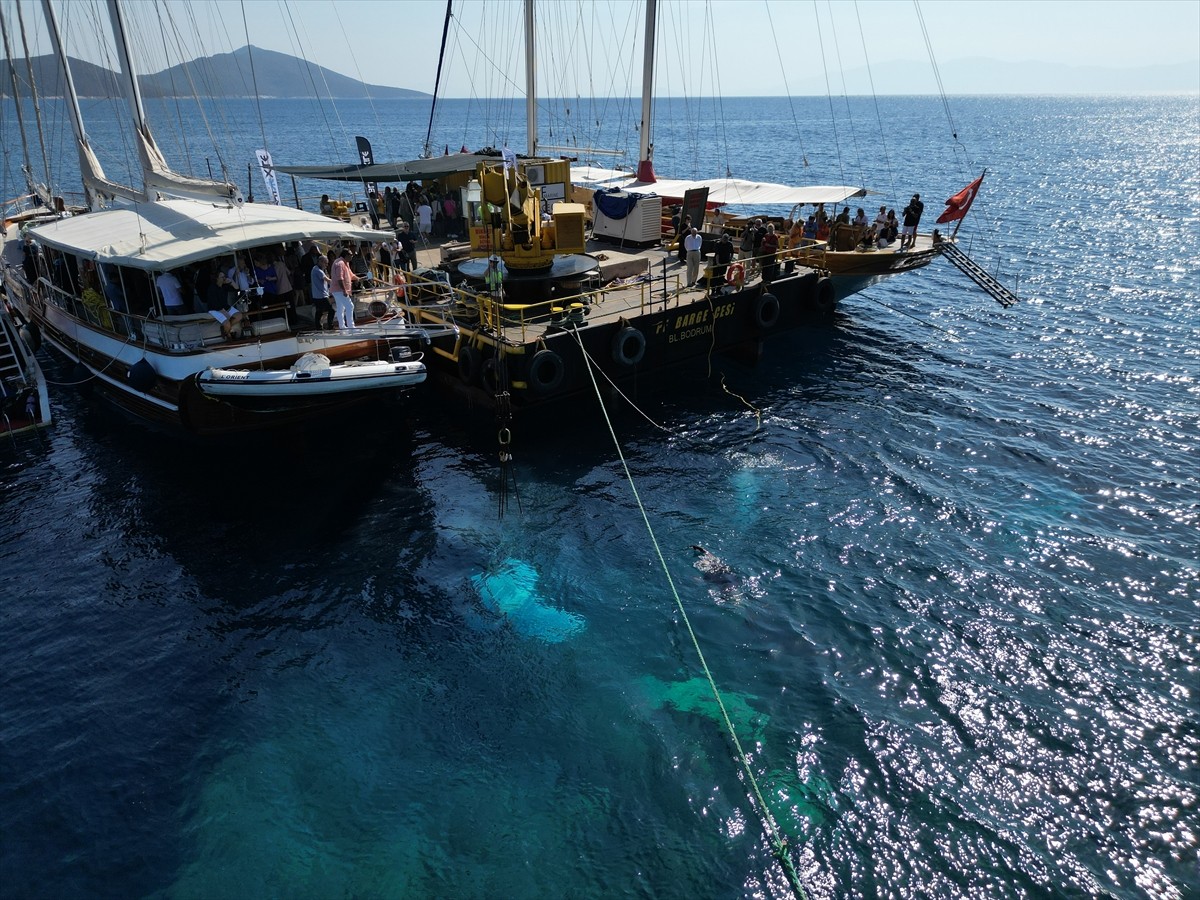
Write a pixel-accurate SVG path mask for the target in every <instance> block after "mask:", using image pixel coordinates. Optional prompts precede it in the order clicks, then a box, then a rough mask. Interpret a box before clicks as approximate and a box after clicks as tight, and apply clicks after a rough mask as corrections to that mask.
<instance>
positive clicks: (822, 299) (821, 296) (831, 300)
mask: <svg viewBox="0 0 1200 900" xmlns="http://www.w3.org/2000/svg"><path fill="white" fill-rule="evenodd" d="M813 304H814V305H815V307H816V310H817V312H819V313H820V314H821V315H823V316H831V315H833V310H834V308H835V307H836V306H837V292H836V291H835V290H834V287H833V279H832V278H822V279H821V280H820V281H818V282H817V293H816V296H815V297H814V299H813Z"/></svg>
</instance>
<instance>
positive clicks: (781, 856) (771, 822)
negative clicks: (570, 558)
mask: <svg viewBox="0 0 1200 900" xmlns="http://www.w3.org/2000/svg"><path fill="white" fill-rule="evenodd" d="M572 334H573V335H574V336H575V342H576V343H577V344H578V345H579V352H580V353H581V354H582V355H583V358H584V360H585V361H586V363H587V366H586V368H587V371H588V377H589V378H590V379H591V382H592V388H593V390H595V392H596V400H597V402H598V403H599V404H600V411H601V413H603V415H604V423H605V425H606V426H607V428H608V433H609V436H610V437H611V438H612V442H613V448H614V449H615V450H616V451H617V457H618V458H619V459H620V460H621V468H622V469H623V470H624V472H625V480H626V481H628V482H629V489H630V490H631V491H632V492H633V499H634V502H636V503H637V508H638V512H639V513H641V516H642V523H643V524H644V525H645V526H646V533H647V534H648V535H650V543H651V545H652V546H653V547H654V553H655V555H656V556H657V557H658V563H659V565H660V566H662V570H663V574H664V575H665V576H666V579H667V584H668V585H669V586H670V588H671V596H672V597H674V598H675V606H676V608H677V609H678V610H679V615H680V617H681V618H682V619H683V624H684V625H685V626H686V627H687V632H688V636H689V637H690V638H691V640H692V647H693V648H694V649H695V651H696V657H697V659H699V660H700V667H701V668H702V669H703V670H704V677H705V678H706V679H708V686H709V689H710V690H712V695H713V699H714V700H716V701H717V707H718V708H719V709H720V710H721V719H722V720H723V721H724V723H725V730H726V731H727V732H728V733H729V739H730V740H731V741H732V742H733V746H734V749H735V750H736V751H737V758H738V762H739V763H740V764H741V766H742V770H743V771H744V772H745V773H746V779H747V781H748V782H749V783H750V790H751V792H752V793H753V795H754V800H755V802H756V803H757V804H758V808H759V810H760V813H761V816H762V820H763V825H764V826H765V827H766V830H767V835H768V838H769V840H770V844H771V852H772V854H773V855H774V856H775V859H776V860H777V861H778V862H779V865H780V867H781V868H782V869H783V873H784V876H785V877H786V878H787V880H788V884H789V885H790V886H791V888H792V892H793V893H794V894H795V895H796V896H797V897H799V898H800V900H807V897H808V895H807V894H806V893H805V892H804V886H803V885H802V884H801V883H800V875H799V874H798V873H797V872H796V867H795V864H794V863H793V862H792V858H791V854H789V853H788V847H787V838H786V837H784V835H783V834H782V832H781V831H780V829H779V825H778V824H777V823H776V821H775V817H774V816H773V815H772V813H771V808H770V807H769V806H768V805H767V801H766V799H765V798H764V797H763V795H762V791H761V790H760V789H759V786H758V779H757V778H755V777H754V770H753V769H752V768H751V767H750V758H749V757H748V756H747V755H746V751H745V750H743V749H742V742H741V741H740V740H738V736H737V731H736V730H735V729H734V727H733V722H732V721H731V720H730V718H729V713H728V712H727V711H726V709H725V701H724V700H723V699H722V697H721V692H720V690H718V689H717V682H716V680H715V679H714V678H713V674H712V671H711V670H710V669H709V668H708V661H707V660H705V658H704V651H703V650H701V649H700V640H699V638H697V637H696V632H695V630H694V629H693V628H692V622H691V620H690V619H689V618H688V614H687V610H685V609H684V607H683V600H682V599H681V598H680V596H679V591H678V590H677V589H676V587H675V581H674V579H672V578H671V572H670V570H669V569H668V568H667V561H666V559H665V558H664V557H663V554H662V549H661V548H660V547H659V545H658V538H657V537H656V536H655V534H654V528H653V527H652V526H651V525H650V518H649V516H648V515H647V514H646V508H645V506H643V505H642V498H641V496H640V495H639V494H638V490H637V485H636V484H634V481H633V475H632V473H631V472H630V471H629V464H628V462H626V460H625V454H624V453H623V452H622V450H621V443H620V441H618V440H617V433H616V430H615V429H614V428H613V424H612V419H611V418H610V417H609V415H608V409H607V408H606V407H605V405H604V398H603V397H602V396H601V394H600V385H599V383H598V382H597V381H596V375H595V372H594V371H593V369H594V367H595V362H594V360H593V359H592V358H591V356H590V355H589V354H588V352H587V350H585V349H584V347H583V341H582V340H580V338H579V332H578V331H577V330H574V329H573V330H572Z"/></svg>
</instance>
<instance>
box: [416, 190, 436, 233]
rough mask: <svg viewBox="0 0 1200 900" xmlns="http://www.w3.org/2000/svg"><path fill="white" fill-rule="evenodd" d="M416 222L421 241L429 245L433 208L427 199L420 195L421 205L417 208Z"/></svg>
mask: <svg viewBox="0 0 1200 900" xmlns="http://www.w3.org/2000/svg"><path fill="white" fill-rule="evenodd" d="M417 221H418V222H420V230H421V241H422V242H424V243H426V244H427V243H429V234H430V232H431V231H433V207H432V206H430V205H429V198H428V197H425V196H424V195H422V197H421V205H420V206H418V207H417Z"/></svg>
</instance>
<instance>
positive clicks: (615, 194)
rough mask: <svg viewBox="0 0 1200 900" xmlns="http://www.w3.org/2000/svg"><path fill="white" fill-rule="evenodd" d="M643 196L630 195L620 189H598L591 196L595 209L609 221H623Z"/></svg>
mask: <svg viewBox="0 0 1200 900" xmlns="http://www.w3.org/2000/svg"><path fill="white" fill-rule="evenodd" d="M644 196H646V195H645V194H640V195H639V194H630V193H626V192H625V191H623V190H621V189H620V188H600V189H599V190H597V191H596V193H595V194H594V195H593V196H592V201H593V202H594V203H595V204H596V209H598V210H600V212H602V213H604V215H606V216H608V217H609V218H610V219H623V218H625V217H626V216H627V215H629V213H630V212H631V211H632V210H633V208H634V207H635V206H637V205H638V201H639V200H641V199H642V197H644Z"/></svg>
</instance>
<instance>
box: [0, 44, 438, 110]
mask: <svg viewBox="0 0 1200 900" xmlns="http://www.w3.org/2000/svg"><path fill="white" fill-rule="evenodd" d="M252 49H253V54H254V55H253V63H254V65H253V69H252V68H251V50H252ZM30 62H31V64H32V67H33V77H34V79H35V82H36V84H37V89H38V94H39V95H40V96H43V97H60V96H62V95H63V93H64V84H63V77H62V74H61V73H60V72H59V66H58V62H57V61H56V59H55V57H54V56H52V55H45V56H38V57H34V58H33V59H32V60H31V61H30ZM25 74H26V73H25V68H24V66H19V67H17V78H18V87H19V89H20V91H21V96H23V97H26V98H28V97H29V96H31V92H30V90H29V85H28V84H27V83H26V78H25ZM71 75H72V77H73V78H74V80H75V90H76V92H77V93H78V94H79V96H80V97H111V96H114V95H118V94H119V89H118V88H117V84H118V82H117V75H116V74H115V73H113V72H112V71H110V70H108V69H106V68H104V67H102V66H98V65H95V64H94V63H89V62H85V61H83V60H79V59H75V58H71ZM138 83H139V84H140V85H141V88H142V93H143V95H144V96H146V97H191V96H193V95H199V96H201V97H219V98H230V99H236V98H240V97H254V96H259V97H263V98H267V97H283V98H289V99H291V98H303V97H322V98H327V99H334V100H364V99H367V98H370V99H372V100H394V99H414V98H415V99H421V98H428V97H429V96H430V95H429V94H427V93H424V92H422V91H413V90H409V89H407V88H396V87H385V86H383V85H376V84H363V83H362V82H361V81H358V80H356V79H354V78H350V77H348V76H346V75H341V74H339V73H337V72H334V71H333V70H332V69H326V68H325V67H323V66H318V65H316V64H315V63H310V62H307V61H305V60H302V59H298V58H296V57H294V56H289V55H288V54H286V53H278V52H276V51H274V50H263V49H262V48H259V47H253V48H251V47H242V48H241V49H240V50H235V51H233V52H232V53H218V54H216V55H215V56H207V57H202V58H200V59H196V60H192V61H191V62H186V63H180V64H179V65H176V66H172V67H171V68H169V69H164V70H163V71H161V72H156V73H154V74H153V75H141V76H139V77H138ZM255 86H257V91H256V90H255ZM0 94H3V95H4V96H5V97H11V96H12V84H11V81H10V78H9V72H8V70H7V69H5V70H4V71H3V72H0Z"/></svg>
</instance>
